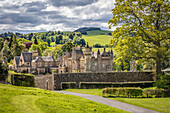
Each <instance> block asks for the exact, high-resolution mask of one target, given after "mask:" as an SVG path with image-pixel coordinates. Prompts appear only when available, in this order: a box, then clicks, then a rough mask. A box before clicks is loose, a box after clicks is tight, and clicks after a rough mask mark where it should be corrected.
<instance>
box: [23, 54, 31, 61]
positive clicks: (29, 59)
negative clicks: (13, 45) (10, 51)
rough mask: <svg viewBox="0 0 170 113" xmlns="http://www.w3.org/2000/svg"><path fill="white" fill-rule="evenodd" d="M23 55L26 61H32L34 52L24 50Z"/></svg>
mask: <svg viewBox="0 0 170 113" xmlns="http://www.w3.org/2000/svg"><path fill="white" fill-rule="evenodd" d="M22 56H23V59H24V62H31V61H32V52H22Z"/></svg>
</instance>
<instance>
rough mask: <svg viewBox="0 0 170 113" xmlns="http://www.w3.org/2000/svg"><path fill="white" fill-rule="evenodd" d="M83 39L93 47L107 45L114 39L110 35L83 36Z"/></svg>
mask: <svg viewBox="0 0 170 113" xmlns="http://www.w3.org/2000/svg"><path fill="white" fill-rule="evenodd" d="M82 38H84V39H85V41H86V42H88V43H89V45H90V46H93V45H94V44H97V43H98V44H101V45H103V46H104V45H106V44H109V42H110V40H111V39H112V36H109V35H83V36H82Z"/></svg>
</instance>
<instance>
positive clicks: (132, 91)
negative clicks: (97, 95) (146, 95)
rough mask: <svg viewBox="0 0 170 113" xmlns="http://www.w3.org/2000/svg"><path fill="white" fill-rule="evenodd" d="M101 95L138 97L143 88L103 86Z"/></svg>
mask: <svg viewBox="0 0 170 113" xmlns="http://www.w3.org/2000/svg"><path fill="white" fill-rule="evenodd" d="M102 94H103V96H116V97H128V98H129V97H139V96H142V94H143V90H142V89H141V88H134V87H127V88H105V89H103V91H102Z"/></svg>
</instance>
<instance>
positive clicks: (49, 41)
mask: <svg viewBox="0 0 170 113" xmlns="http://www.w3.org/2000/svg"><path fill="white" fill-rule="evenodd" d="M47 43H48V46H49V47H50V43H51V39H50V38H47Z"/></svg>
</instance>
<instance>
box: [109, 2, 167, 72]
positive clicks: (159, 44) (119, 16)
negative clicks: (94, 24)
mask: <svg viewBox="0 0 170 113" xmlns="http://www.w3.org/2000/svg"><path fill="white" fill-rule="evenodd" d="M169 11H170V5H169V3H168V0H159V1H158V0H157V1H156V0H143V1H142V0H135V1H133V0H126V1H122V0H117V1H116V3H115V8H114V9H113V10H112V13H113V18H112V19H111V20H109V24H110V27H111V26H120V27H118V28H117V29H116V30H115V31H114V32H113V33H112V34H113V39H112V40H111V42H110V45H111V46H114V47H115V50H116V51H117V53H118V56H119V57H121V56H123V60H124V61H125V60H127V59H129V60H134V59H135V60H138V59H141V58H142V60H146V59H154V60H155V61H156V64H157V66H156V73H157V74H160V73H161V61H163V60H164V59H165V58H166V57H169V55H170V52H169V51H170V46H169V45H170V38H169V33H170V31H169V30H170V29H169V27H168V26H169V22H168V21H169V16H170V15H169Z"/></svg>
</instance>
